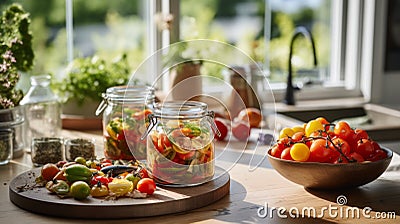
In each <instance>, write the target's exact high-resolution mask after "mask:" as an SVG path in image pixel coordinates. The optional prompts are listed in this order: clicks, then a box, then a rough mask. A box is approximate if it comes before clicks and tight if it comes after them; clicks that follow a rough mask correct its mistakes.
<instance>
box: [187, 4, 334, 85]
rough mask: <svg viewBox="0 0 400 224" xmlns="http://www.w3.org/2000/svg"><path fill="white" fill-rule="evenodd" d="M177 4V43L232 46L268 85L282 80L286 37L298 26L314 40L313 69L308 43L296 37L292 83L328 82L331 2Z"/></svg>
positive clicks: (286, 56)
mask: <svg viewBox="0 0 400 224" xmlns="http://www.w3.org/2000/svg"><path fill="white" fill-rule="evenodd" d="M180 6H181V17H180V19H181V21H180V26H181V29H180V31H181V33H180V37H181V39H182V40H188V39H194V38H209V39H216V40H220V41H224V42H227V43H230V44H233V45H235V46H237V47H239V48H240V49H241V50H243V51H244V52H246V53H247V54H248V55H249V56H250V57H252V58H253V59H254V60H255V61H257V62H259V63H260V64H263V65H264V67H265V69H268V70H269V71H270V77H269V78H270V81H272V82H282V81H285V79H286V76H287V71H288V57H289V45H290V41H291V37H292V34H293V32H294V29H295V27H296V26H304V27H306V28H307V29H308V30H310V31H311V33H312V34H313V37H314V40H315V44H316V53H317V57H318V69H314V65H313V60H312V58H313V57H312V50H311V45H310V44H309V43H308V42H306V41H305V40H304V38H303V39H302V38H299V39H298V40H296V43H295V45H294V51H293V52H294V57H293V60H292V62H293V70H294V71H295V73H296V75H295V79H296V80H300V81H326V80H329V79H328V78H329V74H328V71H329V66H330V65H329V61H330V46H331V44H330V42H331V38H330V36H331V35H330V26H331V25H330V23H331V11H330V10H331V0H306V1H298V0H266V1H264V0H247V1H243V0H235V1H230V0H221V1H211V0H208V1H196V0H181V4H180ZM265 17H266V18H267V20H265ZM265 21H267V22H265ZM266 31H267V32H266ZM266 37H267V38H268V37H270V40H266ZM227 57H229V55H227ZM232 61H233V62H235V61H234V59H232ZM237 63H242V64H245V63H246V62H237Z"/></svg>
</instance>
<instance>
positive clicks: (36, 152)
mask: <svg viewBox="0 0 400 224" xmlns="http://www.w3.org/2000/svg"><path fill="white" fill-rule="evenodd" d="M63 146H64V144H63V139H62V138H33V139H32V148H31V159H32V163H33V165H35V166H42V165H45V164H46V163H57V162H58V161H62V160H64V158H63V155H64V151H63V149H64V147H63Z"/></svg>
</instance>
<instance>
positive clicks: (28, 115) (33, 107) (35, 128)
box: [21, 75, 61, 146]
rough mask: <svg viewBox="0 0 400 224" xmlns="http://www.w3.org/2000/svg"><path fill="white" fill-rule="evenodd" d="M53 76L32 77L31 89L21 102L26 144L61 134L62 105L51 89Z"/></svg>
mask: <svg viewBox="0 0 400 224" xmlns="http://www.w3.org/2000/svg"><path fill="white" fill-rule="evenodd" d="M50 82H51V76H50V75H40V76H32V77H31V88H30V89H29V91H28V93H27V94H26V95H25V97H24V98H23V99H22V101H21V105H24V107H25V108H24V109H25V136H26V138H25V144H26V146H31V145H32V139H33V138H43V137H47V138H49V137H58V135H59V134H60V132H61V105H60V102H59V100H58V97H57V96H56V95H55V94H54V93H53V92H52V90H51V89H50Z"/></svg>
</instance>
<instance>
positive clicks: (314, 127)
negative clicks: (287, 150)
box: [305, 120, 324, 137]
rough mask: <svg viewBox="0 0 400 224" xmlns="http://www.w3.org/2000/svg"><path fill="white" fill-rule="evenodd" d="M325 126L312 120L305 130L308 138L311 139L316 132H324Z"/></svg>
mask: <svg viewBox="0 0 400 224" xmlns="http://www.w3.org/2000/svg"><path fill="white" fill-rule="evenodd" d="M323 130H324V126H323V125H322V124H321V122H319V121H318V120H311V121H309V122H308V123H307V125H306V128H305V131H306V132H305V133H306V136H307V137H309V136H310V135H311V134H312V133H314V132H316V131H323Z"/></svg>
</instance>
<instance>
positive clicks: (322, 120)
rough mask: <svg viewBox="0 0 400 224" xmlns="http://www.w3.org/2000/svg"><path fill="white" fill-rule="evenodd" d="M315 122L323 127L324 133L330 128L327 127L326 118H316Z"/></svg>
mask: <svg viewBox="0 0 400 224" xmlns="http://www.w3.org/2000/svg"><path fill="white" fill-rule="evenodd" d="M315 120H317V121H319V122H320V123H321V124H322V125H323V126H324V127H325V131H328V130H329V129H330V128H331V127H330V126H329V122H328V121H327V120H326V118H324V117H318V118H317V119H315Z"/></svg>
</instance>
